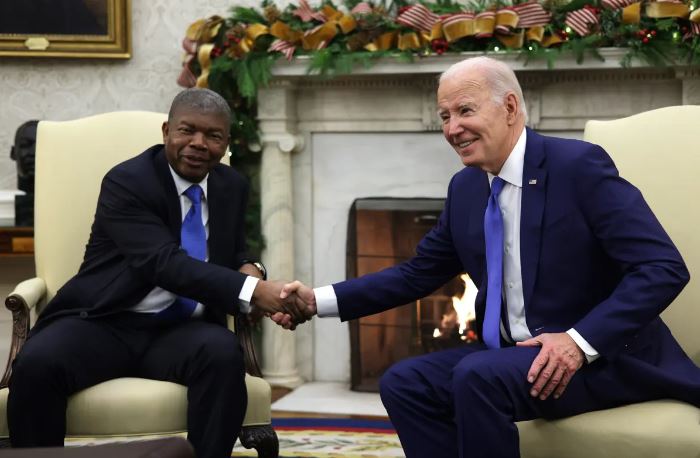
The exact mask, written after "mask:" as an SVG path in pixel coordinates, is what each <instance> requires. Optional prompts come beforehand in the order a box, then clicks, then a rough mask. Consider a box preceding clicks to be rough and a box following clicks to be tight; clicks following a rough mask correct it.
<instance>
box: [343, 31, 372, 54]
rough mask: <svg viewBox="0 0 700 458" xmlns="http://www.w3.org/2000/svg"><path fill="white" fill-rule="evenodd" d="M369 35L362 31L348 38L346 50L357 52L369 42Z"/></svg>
mask: <svg viewBox="0 0 700 458" xmlns="http://www.w3.org/2000/svg"><path fill="white" fill-rule="evenodd" d="M370 41H371V40H370V37H369V33H367V32H365V31H362V32H358V33H356V34H354V35H351V36H350V37H348V49H349V50H350V51H359V50H360V49H362V48H364V47H365V45H367V44H368V43H369V42H370Z"/></svg>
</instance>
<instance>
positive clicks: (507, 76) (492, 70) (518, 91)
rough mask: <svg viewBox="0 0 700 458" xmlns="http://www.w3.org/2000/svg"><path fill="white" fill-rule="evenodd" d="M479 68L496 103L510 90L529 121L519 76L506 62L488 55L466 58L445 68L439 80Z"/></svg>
mask: <svg viewBox="0 0 700 458" xmlns="http://www.w3.org/2000/svg"><path fill="white" fill-rule="evenodd" d="M477 69H478V70H479V71H480V72H481V74H482V75H483V76H484V80H485V81H486V84H488V86H489V88H490V89H491V97H492V99H493V101H494V103H497V104H501V103H503V99H504V98H505V96H506V94H508V93H509V92H512V93H514V94H515V96H516V97H517V99H518V102H519V103H518V107H519V111H520V113H521V114H522V115H523V116H524V117H525V121H527V107H526V106H525V98H524V97H523V90H522V88H521V87H520V83H519V82H518V78H517V77H516V76H515V72H514V71H513V69H511V68H510V67H509V66H508V64H506V63H505V62H502V61H500V60H496V59H492V58H490V57H486V56H479V57H472V58H471V59H465V60H463V61H461V62H457V63H456V64H453V65H452V66H451V67H450V68H448V69H447V70H445V71H444V72H443V73H442V75H440V79H439V82H440V83H442V82H443V80H445V79H447V78H451V77H454V76H457V75H458V74H460V73H462V72H464V71H467V70H477Z"/></svg>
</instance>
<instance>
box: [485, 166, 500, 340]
mask: <svg viewBox="0 0 700 458" xmlns="http://www.w3.org/2000/svg"><path fill="white" fill-rule="evenodd" d="M504 184H505V181H503V179H501V178H498V177H494V178H493V180H492V181H491V195H490V196H489V203H488V205H487V206H486V213H485V214H484V235H485V237H486V273H487V275H488V285H487V288H486V313H485V314H484V329H483V337H484V342H485V343H486V345H487V346H488V347H489V348H500V347H501V330H500V322H501V302H502V301H501V294H502V286H503V216H502V215H501V208H500V207H499V205H498V195H499V194H500V193H501V190H502V189H503V185H504Z"/></svg>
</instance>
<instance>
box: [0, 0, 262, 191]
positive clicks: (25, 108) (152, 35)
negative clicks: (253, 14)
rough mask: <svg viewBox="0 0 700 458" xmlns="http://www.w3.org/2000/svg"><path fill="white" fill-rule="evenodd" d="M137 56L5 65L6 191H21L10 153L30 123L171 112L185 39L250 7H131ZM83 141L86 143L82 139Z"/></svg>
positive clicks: (0, 67)
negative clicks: (200, 24) (201, 24)
mask: <svg viewBox="0 0 700 458" xmlns="http://www.w3.org/2000/svg"><path fill="white" fill-rule="evenodd" d="M132 3H133V4H132V39H133V57H132V58H131V59H130V60H126V61H103V60H96V59H89V60H79V59H70V60H66V59H30V58H22V59H19V58H13V59H8V58H0V107H1V108H0V189H15V188H16V186H17V180H16V169H15V163H14V162H13V161H12V160H11V159H10V147H11V146H12V144H13V142H14V133H15V130H16V129H17V127H19V125H20V124H22V123H23V122H24V121H26V120H29V119H51V120H65V119H74V118H79V117H83V116H87V115H91V114H96V113H101V112H105V111H113V110H152V111H166V110H167V109H168V105H169V102H170V100H171V99H172V97H173V96H174V95H175V94H176V93H177V92H178V90H179V89H180V88H179V87H178V86H177V84H176V83H175V80H176V79H177V76H178V74H179V72H180V68H181V67H180V58H181V55H182V48H181V43H182V38H183V36H184V33H185V29H186V28H187V26H188V25H189V24H190V23H191V22H193V21H194V20H195V19H198V18H200V17H205V16H209V15H212V14H220V15H226V14H228V11H229V9H230V7H231V6H232V5H234V3H235V4H236V5H245V4H249V5H257V4H258V3H257V2H253V1H251V0H243V1H239V0H237V1H235V2H234V1H233V0H201V1H197V2H182V1H175V2H173V1H172V0H132ZM76 141H79V139H76Z"/></svg>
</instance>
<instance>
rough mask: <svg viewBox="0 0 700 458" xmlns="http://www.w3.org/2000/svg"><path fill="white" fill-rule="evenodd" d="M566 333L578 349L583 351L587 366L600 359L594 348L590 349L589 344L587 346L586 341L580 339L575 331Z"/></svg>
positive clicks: (572, 329) (571, 330)
mask: <svg viewBox="0 0 700 458" xmlns="http://www.w3.org/2000/svg"><path fill="white" fill-rule="evenodd" d="M566 333H567V334H569V336H570V337H571V338H572V339H574V342H576V345H578V348H580V349H581V350H582V351H583V354H584V355H586V361H588V364H590V363H592V362H593V361H595V360H596V359H598V358H600V353H598V352H597V351H596V349H595V348H593V347H591V344H589V343H588V342H587V341H586V339H584V338H583V337H581V334H579V333H578V331H577V330H576V329H574V328H571V329H569V330H568V331H566Z"/></svg>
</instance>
